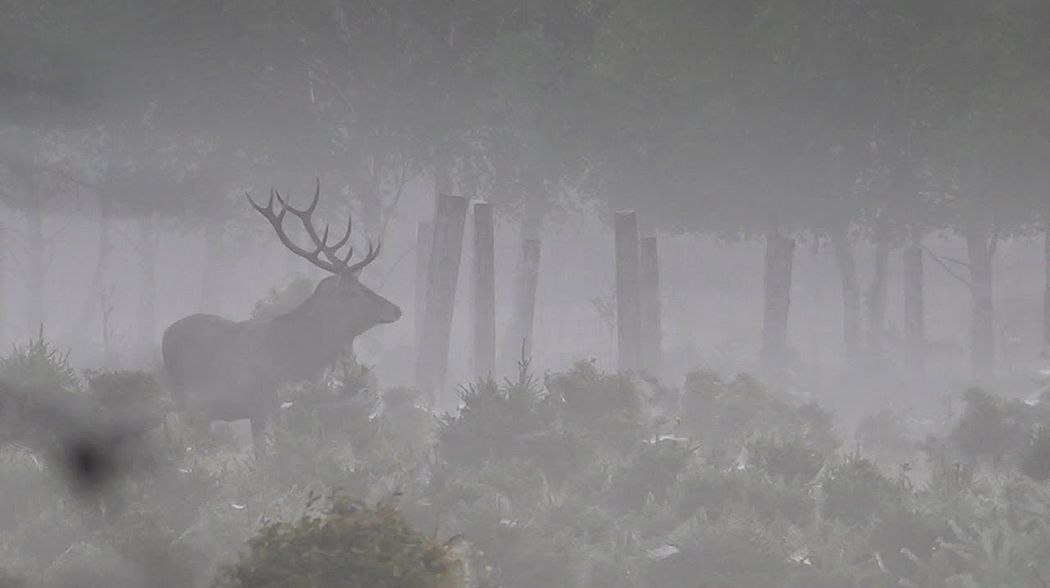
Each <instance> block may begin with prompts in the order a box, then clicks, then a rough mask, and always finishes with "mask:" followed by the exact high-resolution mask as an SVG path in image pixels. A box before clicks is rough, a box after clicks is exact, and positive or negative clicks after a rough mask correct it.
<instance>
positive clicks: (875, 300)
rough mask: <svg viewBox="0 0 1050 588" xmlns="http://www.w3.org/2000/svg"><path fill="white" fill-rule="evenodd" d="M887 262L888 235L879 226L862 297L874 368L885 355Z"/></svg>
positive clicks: (888, 249)
mask: <svg viewBox="0 0 1050 588" xmlns="http://www.w3.org/2000/svg"><path fill="white" fill-rule="evenodd" d="M889 262H890V241H889V235H888V234H887V233H886V231H885V229H883V228H881V227H880V228H878V229H876V231H875V273H874V275H873V276H872V278H871V285H870V286H869V287H868V291H867V293H866V294H865V297H864V298H865V300H864V301H865V303H866V306H867V308H866V310H867V319H868V321H867V322H868V355H869V358H870V359H871V361H872V364H873V366H874V367H875V368H876V369H877V368H878V367H879V366H881V365H882V363H883V359H884V355H885V340H886V291H887V289H888V274H889Z"/></svg>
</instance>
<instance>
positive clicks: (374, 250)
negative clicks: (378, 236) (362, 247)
mask: <svg viewBox="0 0 1050 588" xmlns="http://www.w3.org/2000/svg"><path fill="white" fill-rule="evenodd" d="M382 246H383V243H382V241H379V242H377V243H376V245H375V247H373V246H372V242H371V241H369V242H368V253H367V254H366V255H365V258H364V259H362V260H361V261H359V262H357V263H355V264H353V265H351V266H349V267H348V268H347V271H349V272H350V273H357V272H359V271H361V270H363V269H364V268H365V266H367V265H368V264H370V263H372V262H373V261H375V260H376V258H377V257H379V250H380V249H381V248H382ZM348 259H349V258H348Z"/></svg>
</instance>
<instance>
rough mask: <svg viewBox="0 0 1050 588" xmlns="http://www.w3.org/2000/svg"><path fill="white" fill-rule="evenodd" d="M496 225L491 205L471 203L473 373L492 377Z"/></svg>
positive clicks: (493, 359)
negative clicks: (472, 237)
mask: <svg viewBox="0 0 1050 588" xmlns="http://www.w3.org/2000/svg"><path fill="white" fill-rule="evenodd" d="M495 271H496V270H495V228H494V227H493V219H492V206H491V205H489V204H488V203H486V202H478V203H477V204H475V205H474V276H473V277H474V375H475V377H477V378H478V379H484V378H490V377H494V376H495V374H494V373H493V369H494V368H495V364H496V273H495Z"/></svg>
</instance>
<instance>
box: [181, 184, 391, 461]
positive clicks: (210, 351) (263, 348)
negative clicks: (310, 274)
mask: <svg viewBox="0 0 1050 588" xmlns="http://www.w3.org/2000/svg"><path fill="white" fill-rule="evenodd" d="M320 195H321V185H320V182H318V184H317V191H316V192H315V193H314V197H313V201H312V202H311V203H310V205H309V206H308V207H307V208H305V209H303V210H299V209H296V208H293V207H292V206H290V205H289V204H288V202H286V200H285V199H284V198H282V197H281V195H280V194H279V193H278V192H277V191H276V190H271V191H270V201H269V203H268V204H267V205H266V206H260V205H259V204H257V203H256V202H255V200H254V199H252V197H251V196H250V195H247V194H246V196H247V197H248V201H249V202H250V203H251V205H252V207H253V208H254V209H255V210H256V211H258V212H259V213H260V214H262V215H263V217H265V218H266V220H267V221H269V222H270V224H271V225H272V226H273V228H274V230H275V231H276V232H277V237H278V238H279V239H280V240H281V243H282V244H284V246H285V247H286V248H288V249H289V250H290V251H291V252H292V253H295V254H296V255H298V256H300V257H302V258H304V259H306V260H308V261H309V262H310V263H312V264H314V265H315V266H317V267H319V268H321V269H323V270H325V271H328V272H331V273H332V274H333V275H331V276H328V277H327V278H325V279H323V280H321V282H320V283H319V284H318V285H317V288H316V289H315V290H314V292H313V294H312V295H311V296H310V297H309V298H308V299H307V300H306V301H305V302H303V303H302V304H301V305H299V306H298V307H297V308H295V309H293V310H292V311H290V312H288V313H287V314H283V315H279V316H275V317H272V318H256V319H250V320H246V321H241V322H234V321H231V320H228V319H225V318H222V317H218V316H215V315H210V314H195V315H193V316H189V317H186V318H184V319H181V320H179V321H177V322H175V323H174V324H172V325H171V326H170V327H168V328H167V330H166V331H164V337H163V341H162V343H161V353H162V355H163V357H164V367H165V370H166V371H167V374H166V375H167V377H168V379H169V380H170V382H171V386H172V397H173V399H174V400H175V401H176V402H178V403H180V404H182V405H183V406H184V407H185V408H187V409H189V410H192V411H194V412H196V413H198V414H200V415H202V416H203V417H205V418H207V419H208V420H209V421H235V420H241V419H250V420H251V428H252V438H253V441H254V444H255V451H256V455H260V453H259V452H260V450H261V449H262V445H261V441H262V435H263V432H264V431H265V425H266V423H267V421H268V419H269V418H270V417H271V416H272V415H273V413H274V409H275V408H276V405H277V389H278V387H279V386H280V385H282V384H286V383H290V382H296V381H301V380H305V379H307V378H310V377H313V376H315V375H317V374H318V373H319V372H320V371H321V370H322V369H324V368H325V367H326V366H328V365H330V364H332V363H333V362H334V361H335V360H336V359H337V358H338V356H339V354H340V352H342V351H343V350H345V349H347V348H348V346H349V345H350V344H351V343H352V342H353V340H354V337H356V336H358V335H360V334H362V333H364V332H365V331H367V330H369V329H371V328H372V327H375V326H376V325H379V324H383V323H392V322H394V321H396V320H397V319H398V318H399V317H400V316H401V309H400V308H398V307H397V305H395V304H393V303H392V302H390V301H389V300H387V299H386V298H383V297H382V296H380V295H379V294H376V293H375V292H374V291H372V290H371V289H369V288H368V287H366V286H365V285H364V284H362V283H361V282H360V281H358V273H359V272H360V271H361V270H362V269H363V268H364V267H365V266H367V265H368V264H369V263H372V261H374V260H375V258H376V256H378V255H379V247H378V246H377V247H375V248H373V247H372V244H371V243H369V244H368V253H367V254H366V255H365V257H364V259H362V260H361V261H359V262H357V263H353V264H352V263H350V259H351V257H352V256H353V253H354V250H353V247H348V250H347V252H346V254H345V255H340V254H339V253H338V251H339V250H340V249H341V248H342V247H343V246H344V245H347V244H348V243H349V241H350V232H351V229H352V226H353V219H352V218H350V219H348V221H347V226H346V234H345V235H343V237H342V238H341V239H339V240H338V241H336V242H335V243H334V244H329V241H328V226H325V228H324V231H323V233H321V234H319V233H318V230H317V228H316V227H314V224H313V219H312V215H313V212H314V210H315V209H316V208H317V202H318V200H319V199H320ZM275 200H276V202H277V203H279V204H280V209H277V208H275V207H274V201H275ZM288 213H291V214H292V215H293V216H295V217H297V218H298V219H299V220H300V221H301V222H302V225H303V228H304V229H305V230H306V234H307V236H308V237H309V238H310V240H311V241H313V249H312V250H311V249H307V248H303V247H300V246H298V245H296V244H295V243H294V242H292V240H291V239H290V238H289V237H288V234H287V233H285V231H284V219H285V216H286V215H287V214H288Z"/></svg>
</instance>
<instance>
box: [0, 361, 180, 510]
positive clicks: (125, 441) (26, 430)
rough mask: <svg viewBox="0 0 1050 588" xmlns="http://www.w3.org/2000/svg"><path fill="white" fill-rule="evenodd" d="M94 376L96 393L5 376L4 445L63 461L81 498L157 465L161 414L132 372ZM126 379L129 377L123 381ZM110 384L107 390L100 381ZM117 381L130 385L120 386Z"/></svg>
mask: <svg viewBox="0 0 1050 588" xmlns="http://www.w3.org/2000/svg"><path fill="white" fill-rule="evenodd" d="M103 377H105V378H108V379H109V380H112V381H108V380H107V381H104V382H100V381H99V380H98V379H94V378H93V379H92V382H91V383H92V388H93V393H92V394H90V395H88V394H80V393H76V392H70V391H67V390H61V389H58V390H55V389H53V388H50V387H42V386H25V385H23V386H17V385H14V384H12V383H11V382H9V381H0V444H17V445H22V446H25V447H27V448H28V449H30V450H31V451H33V452H36V453H39V454H40V455H42V456H44V457H45V458H46V459H47V460H48V461H49V462H50V463H51V464H52V465H54V466H57V468H58V469H59V471H60V472H61V475H62V476H63V478H64V480H65V481H66V483H67V484H68V486H69V488H70V490H71V491H72V492H73V493H74V495H75V496H76V497H77V498H80V499H84V500H87V501H90V502H95V501H97V500H98V499H100V498H102V496H103V495H104V494H106V493H107V492H108V491H109V490H110V489H111V488H112V484H113V483H114V482H115V481H117V480H118V479H119V478H120V477H121V476H123V475H126V474H129V473H132V472H136V473H138V472H143V471H145V470H146V469H148V468H149V467H150V466H152V464H153V458H152V455H154V453H153V452H152V450H151V449H152V448H151V444H150V443H149V435H148V433H149V432H150V431H151V430H152V429H154V428H156V427H157V425H158V424H159V423H160V419H161V417H160V416H159V414H160V413H159V411H158V410H157V409H156V407H155V406H154V405H153V404H152V403H151V402H149V401H137V400H135V399H134V398H132V397H131V394H132V393H134V394H136V395H139V398H142V396H141V394H142V392H143V390H142V388H141V386H138V385H131V384H132V382H131V381H129V380H130V377H131V376H129V375H121V374H106V375H105V376H103ZM121 378H124V380H121ZM100 383H105V384H110V386H106V387H105V389H104V390H103V389H102V388H101V387H100V386H99V384H100ZM116 384H124V386H119V385H116Z"/></svg>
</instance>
